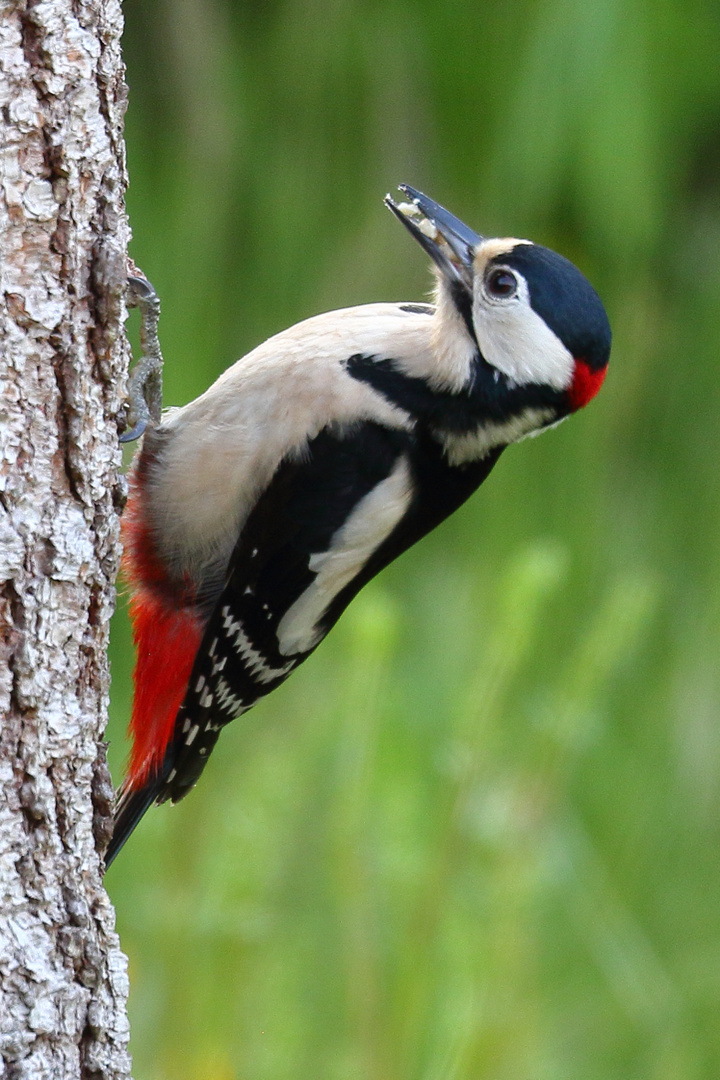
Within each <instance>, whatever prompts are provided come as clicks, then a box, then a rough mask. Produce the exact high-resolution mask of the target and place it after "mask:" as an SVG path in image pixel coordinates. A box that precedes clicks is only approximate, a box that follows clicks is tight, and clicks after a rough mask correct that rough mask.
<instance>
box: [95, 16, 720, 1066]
mask: <svg viewBox="0 0 720 1080" xmlns="http://www.w3.org/2000/svg"><path fill="white" fill-rule="evenodd" d="M124 8H125V15H126V23H127V30H126V59H127V65H128V78H129V83H130V88H131V96H130V108H129V112H128V118H127V138H128V158H129V169H130V176H131V188H130V192H129V208H130V213H131V219H132V224H133V228H134V233H135V240H134V243H133V249H132V250H133V254H134V257H135V259H136V260H137V262H138V264H139V265H140V266H142V267H143V269H144V270H145V272H146V273H147V274H148V275H149V277H150V278H151V279H152V281H153V282H154V283H155V285H156V287H157V288H158V290H159V292H160V295H161V297H162V301H163V320H162V324H161V335H162V340H163V344H164V348H165V355H166V401H167V403H168V404H182V403H184V402H185V401H187V400H189V399H190V398H191V397H193V396H195V395H197V394H198V393H199V392H200V391H201V390H202V389H204V388H205V387H206V386H207V385H208V384H209V382H210V381H211V380H212V379H213V378H214V377H215V376H216V375H217V374H218V373H219V372H220V371H221V370H222V369H223V368H224V367H226V366H227V365H228V364H229V363H230V362H231V361H232V360H234V359H235V358H236V357H237V356H239V355H241V354H242V353H243V352H245V351H247V350H248V349H249V348H251V347H252V346H253V345H255V344H257V343H258V342H259V341H260V340H262V339H264V338H265V337H267V336H268V335H269V334H271V333H273V332H275V331H278V330H280V329H282V328H283V327H285V326H287V325H290V324H291V323H293V322H295V321H297V320H298V319H300V318H303V317H305V316H307V315H311V314H315V313H316V312H318V311H320V310H323V309H328V308H332V307H341V306H344V305H348V304H357V303H364V302H368V301H373V300H380V299H386V300H390V299H417V298H420V297H422V296H423V294H424V293H425V292H426V290H427V288H428V283H429V275H428V271H427V267H426V266H424V265H423V259H422V256H421V253H420V252H419V250H418V249H417V247H416V246H415V245H413V244H412V243H411V242H410V241H409V240H408V238H407V237H406V236H405V234H404V233H403V231H402V230H400V229H399V226H398V225H397V223H396V222H395V221H394V220H393V219H392V218H391V216H390V215H389V214H388V213H387V211H386V210H385V209H384V208H383V206H382V195H383V194H384V193H385V191H387V190H392V189H394V188H395V186H396V184H397V183H399V182H401V181H407V182H409V183H412V184H414V185H416V186H417V187H419V188H421V189H422V190H424V191H427V192H428V194H430V195H431V196H433V197H434V198H436V199H438V200H440V201H441V202H442V203H444V204H445V205H446V206H448V207H450V208H451V209H452V210H453V211H454V212H456V213H457V214H459V215H460V216H462V217H464V218H465V220H467V221H468V223H469V224H470V225H472V226H474V227H475V228H477V229H479V230H481V231H484V232H487V233H496V234H499V235H507V234H510V235H516V236H524V235H527V236H531V237H532V238H533V239H535V240H538V241H541V242H543V243H546V244H549V245H550V246H552V247H555V248H557V249H559V250H560V251H562V252H563V253H564V254H567V255H568V256H569V257H571V258H573V259H574V260H575V261H576V262H577V263H578V264H579V265H580V266H581V267H582V268H583V269H584V270H585V271H586V272H587V274H588V275H589V276H590V278H591V279H592V281H593V282H594V284H595V285H596V287H597V288H598V291H599V292H600V293H601V295H602V296H603V298H604V299H605V301H606V303H607V307H608V310H609V312H610V316H611V321H612V323H613V327H614V331H615V344H614V350H613V358H612V363H611V373H610V376H609V378H608V380H607V383H606V386H605V388H604V389H603V392H602V393H601V395H600V397H599V398H598V400H597V401H596V402H594V403H593V404H592V406H591V407H590V409H588V410H587V412H586V413H583V414H581V415H580V416H578V417H576V418H574V419H573V420H571V421H570V422H569V423H567V424H565V425H563V426H562V428H560V429H559V430H558V431H556V432H551V433H549V434H547V435H545V436H543V437H542V439H539V440H531V441H530V442H529V443H524V444H522V445H521V446H518V447H515V448H513V449H511V450H510V451H508V453H507V454H506V455H505V457H504V458H503V460H502V461H501V462H500V464H499V466H498V468H497V469H496V471H495V472H494V473H493V475H492V477H491V479H490V480H489V482H488V483H487V485H486V486H485V487H484V488H483V489H482V490H481V492H480V493H479V494H478V495H477V496H475V497H474V498H473V499H472V500H471V501H470V503H469V504H468V505H467V506H466V507H464V508H463V510H462V511H461V512H459V513H458V514H457V515H455V517H454V518H452V519H451V520H450V521H449V522H447V523H446V524H445V525H444V526H443V527H442V528H440V529H439V530H437V532H436V533H435V534H434V535H432V536H431V537H429V538H428V539H427V540H425V541H423V543H422V544H420V545H418V547H417V548H416V549H414V550H413V551H411V552H410V553H408V554H407V555H406V556H404V557H403V558H402V559H401V560H400V561H399V563H398V564H396V565H395V566H393V567H391V568H390V569H389V570H387V571H386V572H385V573H384V574H383V575H382V576H381V578H380V579H379V580H377V581H376V582H374V583H372V584H371V585H370V586H369V587H368V588H367V589H366V590H365V591H364V592H363V593H362V594H361V596H360V597H358V599H357V600H356V601H355V602H354V604H353V606H352V607H351V609H350V610H349V612H348V613H347V615H346V616H344V617H343V619H342V620H341V622H340V624H339V626H338V627H337V629H336V630H335V631H334V632H333V634H331V635H330V637H329V639H328V641H327V642H325V643H324V644H323V646H322V647H321V649H320V650H319V651H318V653H317V654H316V655H315V656H314V657H313V658H312V660H311V661H310V662H309V663H308V664H307V665H306V666H305V667H303V668H302V669H301V670H300V671H299V672H298V673H297V674H295V675H293V677H292V679H291V680H290V681H289V683H288V684H286V685H285V686H284V687H282V688H281V689H280V690H279V691H277V692H276V693H275V694H273V695H272V696H271V698H269V699H268V700H267V701H266V702H265V703H264V704H262V705H261V706H259V707H258V708H257V709H256V710H254V711H253V712H252V713H250V714H249V715H248V716H247V717H244V718H243V719H242V721H240V722H238V723H236V724H234V725H233V726H232V727H231V728H230V729H229V730H228V731H227V733H225V734H224V735H223V738H222V740H221V744H220V747H219V749H218V751H217V752H216V753H215V755H214V756H213V758H212V760H211V762H210V764H209V766H208V769H207V771H206V773H205V775H204V777H203V779H202V782H201V783H200V785H199V787H198V789H197V790H196V791H195V792H193V793H192V795H191V796H190V797H189V798H188V799H187V800H186V801H185V802H183V803H182V804H181V805H179V806H178V807H176V808H173V809H169V808H168V807H163V808H161V809H157V810H153V811H151V812H150V813H149V814H148V816H147V818H146V819H145V821H144V822H143V824H142V826H141V827H140V829H139V830H138V832H137V833H136V834H135V836H134V837H133V839H132V841H131V842H130V844H129V845H128V847H127V848H126V849H125V851H124V852H123V854H122V856H121V858H120V859H119V860H118V862H117V863H116V865H115V866H114V867H113V869H112V870H111V872H110V874H109V876H108V883H109V887H110V891H111V893H112V896H113V898H114V900H115V902H116V904H117V910H118V925H119V929H120V933H121V935H122V940H123V943H124V946H125V948H126V949H127V951H128V953H129V956H130V974H131V981H132V999H131V1021H132V1025H133V1044H132V1048H133V1052H134V1055H135V1075H136V1077H137V1080H191V1078H192V1080H290V1078H293V1080H296V1078H299V1077H301V1078H305V1077H313V1078H315V1077H317V1078H319V1080H320V1078H322V1080H484V1078H488V1080H518V1078H525V1077H527V1078H533V1080H564V1078H567V1080H580V1078H581V1080H607V1078H615V1077H623V1080H635V1078H638V1080H640V1078H642V1080H677V1078H679V1077H682V1078H683V1080H698V1078H703V1080H705V1078H707V1080H711V1078H712V1080H714V1078H715V1077H717V1076H718V1075H720V1025H719V1024H718V1012H719V1009H720V724H718V714H719V713H720V663H719V657H720V565H719V563H720V558H719V556H720V545H719V543H718V526H719V524H720V522H719V521H718V518H719V516H720V493H719V487H718V482H717V462H718V458H719V456H720V445H719V443H720V426H719V425H718V423H717V417H718V413H719V412H720V382H719V380H718V374H717V373H718V341H719V338H720V182H719V180H718V170H719V167H720V134H719V132H720V64H718V61H717V57H718V55H719V53H720V8H719V7H718V5H717V4H714V3H711V2H710V0H682V2H680V0H652V3H651V2H649V0H626V2H625V3H618V2H617V0H595V2H594V3H593V4H590V5H589V4H587V3H580V2H579V0H514V2H512V3H511V2H505V3H502V2H501V3H496V4H484V3H468V2H460V0H445V2H444V3H442V4H438V3H432V2H430V0H416V2H415V3H414V4H413V5H412V6H408V5H407V4H406V3H399V2H398V0H383V2H382V3H379V2H373V0H363V2H355V3H353V2H352V0H304V2H303V3H297V2H292V0H264V2H263V3H260V2H258V0H254V2H251V0H235V2H233V0H173V2H172V3H170V0H158V2H157V3H155V4H143V3H140V0H125V5H124ZM112 662H113V674H114V683H113V716H112V737H113V743H112V747H111V756H112V762H113V767H114V770H115V771H116V775H119V774H120V771H121V767H122V760H123V757H124V753H125V751H124V747H123V739H122V735H121V732H122V729H123V727H124V724H125V722H126V719H127V716H128V712H129V695H130V689H129V671H130V666H131V649H130V645H129V636H128V630H127V624H126V621H125V617H124V613H123V612H122V611H121V612H120V613H119V615H118V619H117V621H116V626H115V635H114V647H113V661H112Z"/></svg>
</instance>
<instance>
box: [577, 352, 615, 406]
mask: <svg viewBox="0 0 720 1080" xmlns="http://www.w3.org/2000/svg"><path fill="white" fill-rule="evenodd" d="M606 374H607V367H604V368H600V370H599V371H593V369H592V368H591V367H590V366H589V364H587V363H586V362H585V360H576V361H575V374H574V375H573V381H572V383H571V385H570V389H569V390H568V397H569V398H570V405H571V406H572V408H573V411H574V410H575V409H582V407H583V406H584V405H587V403H588V401H592V399H593V398H594V397H595V395H596V394H597V392H598V390H599V389H600V387H601V386H602V384H603V380H604V378H605V375H606Z"/></svg>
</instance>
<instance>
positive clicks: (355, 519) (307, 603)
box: [278, 457, 412, 656]
mask: <svg viewBox="0 0 720 1080" xmlns="http://www.w3.org/2000/svg"><path fill="white" fill-rule="evenodd" d="M411 495H412V490H411V479H410V469H409V466H408V462H407V459H406V458H405V457H402V458H400V460H399V461H398V462H397V464H396V465H395V468H394V469H393V471H392V472H391V473H390V475H389V476H387V477H386V478H385V479H384V480H381V481H380V483H379V484H377V486H376V487H374V488H373V489H372V491H369V492H368V493H367V495H364V496H363V498H362V499H360V501H359V502H358V504H357V505H356V507H355V509H354V510H353V512H352V513H351V514H350V516H349V517H348V519H347V521H346V522H345V523H344V525H342V526H341V528H339V529H338V530H337V532H336V533H335V534H334V536H333V538H332V541H331V543H330V547H329V548H328V550H327V551H323V552H318V553H316V554H314V555H311V556H310V561H309V566H310V569H311V570H312V571H313V572H314V573H315V574H316V577H315V580H314V581H313V582H312V584H311V585H309V586H308V588H307V589H306V590H305V592H304V593H303V594H302V596H300V597H298V599H297V600H296V601H295V603H294V604H293V605H292V606H291V607H290V608H288V610H287V611H286V612H285V614H284V615H283V617H282V619H281V620H280V624H279V626H278V647H279V649H280V652H281V653H282V654H283V656H292V655H294V654H295V653H299V652H307V651H308V650H309V649H312V648H313V647H314V646H315V645H317V643H318V641H319V640H320V632H319V631H318V630H317V628H316V627H317V623H318V620H319V619H320V618H321V616H322V615H323V614H324V613H325V611H327V609H328V606H329V605H330V603H331V602H332V601H333V600H334V598H335V597H336V596H337V594H338V593H339V592H340V591H341V589H343V588H344V587H345V586H346V585H347V584H349V582H351V581H352V580H353V578H354V577H356V576H357V574H358V573H359V572H360V571H361V570H362V568H363V566H364V565H365V563H366V562H367V561H368V559H369V558H370V556H371V555H372V554H373V552H374V551H376V550H377V548H379V547H380V545H381V544H382V542H383V541H384V540H386V539H387V537H388V536H389V535H390V533H391V532H392V531H393V529H394V528H395V526H396V525H397V524H398V522H399V521H401V520H402V518H403V516H404V514H405V511H406V510H407V508H408V505H409V503H410V498H411Z"/></svg>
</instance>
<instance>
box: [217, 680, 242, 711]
mask: <svg viewBox="0 0 720 1080" xmlns="http://www.w3.org/2000/svg"><path fill="white" fill-rule="evenodd" d="M215 693H216V696H217V704H218V707H219V708H221V709H223V710H224V711H225V712H229V713H233V715H234V716H239V715H240V713H243V712H247V709H248V708H249V706H247V705H245V704H244V703H243V700H242V698H239V697H237V695H236V694H233V692H232V690H231V689H230V687H229V686H228V684H227V683H226V682H225V680H224V679H223V678H220V679H218V680H217V682H216V684H215Z"/></svg>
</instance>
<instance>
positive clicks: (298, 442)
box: [148, 304, 432, 576]
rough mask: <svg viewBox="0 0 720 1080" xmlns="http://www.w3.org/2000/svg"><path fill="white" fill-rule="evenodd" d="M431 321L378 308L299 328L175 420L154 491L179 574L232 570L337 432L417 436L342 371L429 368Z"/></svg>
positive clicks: (157, 523)
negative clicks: (293, 462)
mask: <svg viewBox="0 0 720 1080" xmlns="http://www.w3.org/2000/svg"><path fill="white" fill-rule="evenodd" d="M431 324H432V316H431V315H422V314H417V313H412V314H410V313H408V312H403V311H402V310H401V309H400V307H399V306H398V305H395V304H368V305H365V306H363V307H358V308H345V309H343V310H340V311H334V312H328V313H327V314H325V315H318V316H316V317H314V318H312V319H308V320H306V321H305V322H302V323H298V324H297V325H296V326H293V327H291V328H290V329H289V330H286V331H284V332H283V333H281V334H278V335H276V336H275V337H272V338H269V339H268V340H267V341H266V342H264V343H263V344H262V345H260V346H259V347H258V348H256V349H254V350H253V351H252V352H250V353H248V354H247V356H245V357H243V358H242V359H241V360H238V362H237V363H236V364H234V365H233V366H232V367H231V368H229V369H228V370H227V371H226V372H225V373H224V374H223V375H221V376H220V378H219V379H218V380H217V382H215V383H214V384H213V386H211V387H210V389H209V390H207V391H206V392H205V393H204V394H202V396H201V397H199V398H197V399H196V400H195V401H193V402H191V403H190V404H189V405H186V406H185V407H184V408H182V409H172V410H169V411H168V413H167V415H166V417H165V419H164V421H163V425H162V428H161V434H163V435H164V436H166V440H165V443H164V446H163V452H162V457H161V459H160V461H159V464H158V466H157V468H156V469H155V470H154V472H151V475H150V477H149V479H148V495H149V500H150V512H151V518H152V523H153V526H154V529H155V533H156V536H157V539H158V544H159V546H160V547H161V549H162V553H163V555H164V557H165V558H166V559H167V560H168V561H169V563H170V565H172V566H173V567H174V569H175V570H176V572H178V573H189V574H190V575H191V576H194V574H195V571H196V570H199V569H200V568H202V569H205V568H206V567H207V565H208V564H209V563H210V562H215V563H217V564H218V565H221V564H224V563H226V561H227V559H228V558H229V555H230V552H231V550H232V548H233V546H234V544H235V541H236V539H237V537H238V534H239V532H240V529H241V528H242V525H243V523H244V521H245V520H246V518H247V515H248V514H249V512H250V510H251V509H252V507H253V506H254V505H255V503H256V501H257V498H258V496H259V495H260V494H261V493H262V491H263V490H264V489H265V488H266V487H267V486H268V484H269V483H270V480H271V479H272V476H273V475H274V473H275V472H276V470H277V468H278V465H279V463H280V462H281V461H282V460H283V459H285V458H288V457H293V456H296V455H302V454H303V453H304V452H305V450H306V447H307V444H308V440H310V439H312V438H314V437H315V436H316V435H317V434H318V433H319V431H320V430H321V429H322V428H323V427H324V426H326V425H327V424H328V423H334V424H336V425H337V426H338V427H339V428H342V427H343V426H349V425H352V424H353V423H357V422H359V421H363V420H375V421H377V422H379V423H383V424H386V425H388V426H390V427H395V428H406V429H409V428H410V427H411V425H412V421H411V419H410V417H409V416H408V415H407V413H405V412H403V411H402V410H400V409H398V408H395V407H394V406H393V405H391V404H390V403H389V402H388V401H387V400H386V399H385V398H384V397H383V396H382V395H381V394H379V393H378V392H376V391H375V390H373V389H372V387H370V386H369V385H368V384H367V383H365V382H362V381H360V380H357V379H354V378H353V377H352V376H351V375H349V374H348V373H347V371H346V370H345V368H344V367H343V362H344V361H346V360H347V359H349V358H350V357H351V356H353V355H355V354H357V353H362V354H364V355H370V356H378V357H388V356H389V357H392V358H394V359H399V360H400V361H401V362H402V363H403V366H407V365H408V364H410V363H411V362H412V358H413V357H414V358H418V363H420V364H421V365H422V366H423V367H425V366H427V364H428V363H429V358H428V354H429V352H430V331H431Z"/></svg>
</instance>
